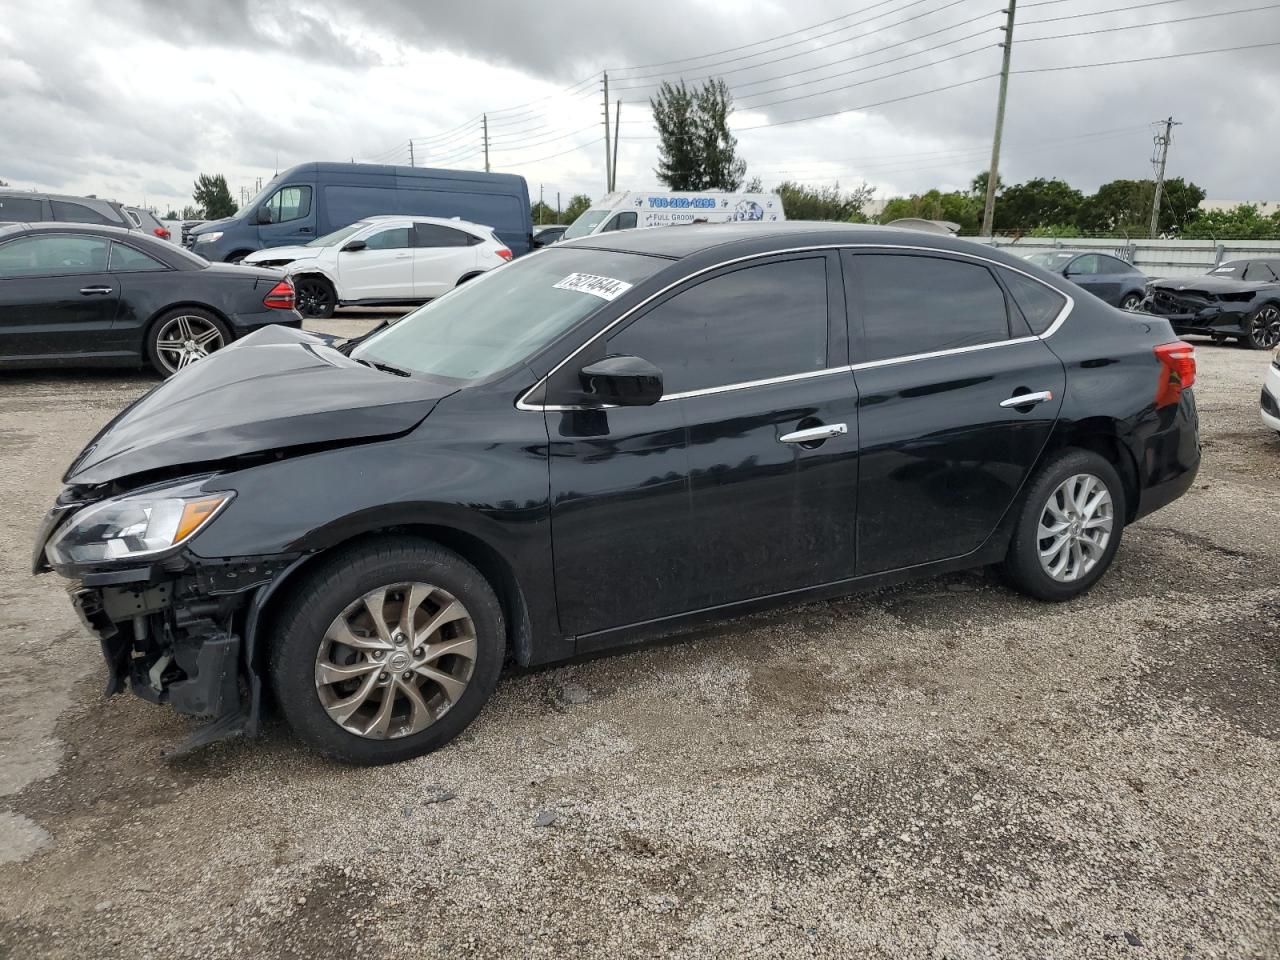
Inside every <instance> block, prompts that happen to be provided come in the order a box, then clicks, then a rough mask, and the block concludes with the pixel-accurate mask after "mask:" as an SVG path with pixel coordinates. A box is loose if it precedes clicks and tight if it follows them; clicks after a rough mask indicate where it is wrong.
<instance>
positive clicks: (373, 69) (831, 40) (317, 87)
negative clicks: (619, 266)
mask: <svg viewBox="0 0 1280 960" xmlns="http://www.w3.org/2000/svg"><path fill="white" fill-rule="evenodd" d="M1002 6H1003V4H1002V3H1001V2H1000V0H882V2H873V0H790V2H786V3H783V2H757V0H644V2H643V3H640V2H635V3H626V2H616V0H615V2H610V3H602V2H599V0H550V2H549V3H541V4H534V3H529V2H520V0H509V2H505V3H504V2H499V0H469V2H467V3H452V2H443V0H438V2H426V0H361V2H359V3H355V2H352V0H257V2H252V3H251V2H249V0H196V2H190V0H115V2H112V3H100V2H97V0H6V2H5V4H4V8H5V14H4V16H3V17H2V18H0V179H3V180H7V181H8V182H9V183H11V184H13V185H15V186H21V187H33V188H42V189H49V190H57V191H62V192H67V193H95V194H98V195H100V196H109V197H113V198H115V199H118V200H121V201H123V202H126V203H135V204H140V203H143V202H145V203H147V204H149V205H152V206H156V207H159V208H160V210H161V212H163V211H164V210H165V209H166V208H167V207H171V206H172V207H176V208H181V206H182V205H183V204H185V203H189V202H190V194H191V182H192V181H193V180H194V178H195V176H196V175H197V173H200V172H206V173H224V174H225V175H226V176H227V179H228V182H229V183H230V185H231V188H232V192H233V193H234V194H236V196H237V198H238V197H239V195H240V190H241V188H245V189H249V188H251V187H252V186H253V184H254V183H255V181H256V179H257V178H263V179H264V180H266V179H269V178H270V177H271V176H272V174H273V173H274V172H275V171H276V170H277V169H285V168H286V167H288V166H290V165H292V164H295V163H301V162H304V161H310V160H350V159H352V158H353V157H354V158H355V159H358V160H367V161H386V162H403V163H407V162H408V160H409V141H410V140H411V139H413V140H414V141H415V142H414V160H415V162H416V163H418V164H419V165H434V166H450V167H460V168H473V169H475V168H482V165H483V156H482V154H481V144H482V131H481V123H480V120H479V117H480V115H481V114H482V113H485V112H487V113H488V116H489V135H490V144H491V155H490V159H491V164H492V166H493V168H494V169H496V170H504V171H511V172H516V173H520V174H523V175H524V176H525V177H526V178H527V179H528V181H529V189H530V193H531V195H532V196H534V197H535V198H536V197H537V196H538V192H539V189H540V188H541V189H542V190H543V191H544V195H545V196H546V198H547V199H548V200H549V201H550V202H552V203H553V204H554V202H555V194H556V192H557V191H559V192H560V193H561V194H562V196H563V197H564V198H565V200H567V198H568V196H569V195H570V194H572V193H575V192H580V191H581V192H585V193H588V194H590V195H591V196H593V197H598V196H599V195H600V194H601V193H602V192H603V183H604V146H603V140H602V137H603V127H602V121H601V109H602V108H601V85H600V79H601V78H600V73H601V71H603V70H607V71H608V73H609V77H610V85H611V94H612V96H613V97H614V98H620V99H621V100H622V101H623V105H622V118H623V125H622V128H621V135H622V146H621V150H620V156H619V163H618V184H619V186H620V187H623V188H644V187H651V186H655V185H656V179H655V177H654V174H653V167H654V163H655V159H656V142H655V140H654V139H653V138H652V126H651V124H650V122H649V119H648V118H649V111H648V106H647V102H646V100H647V97H648V95H649V94H651V93H652V92H653V89H654V88H653V86H652V85H653V84H655V83H658V82H660V81H661V80H662V79H678V78H681V77H684V78H686V79H688V80H699V79H701V78H703V77H706V76H712V75H714V76H722V77H724V79H725V80H726V81H727V82H728V83H729V84H730V85H731V87H732V89H733V90H734V93H735V96H736V98H737V105H738V106H737V111H736V113H735V115H734V119H733V126H734V128H735V130H736V132H737V135H738V138H739V150H740V153H741V155H742V156H744V157H745V158H746V160H747V162H748V173H749V174H754V175H759V176H760V177H761V178H762V179H763V181H764V183H765V185H766V186H771V185H773V184H776V183H777V182H779V181H780V180H783V179H788V178H790V179H797V180H803V181H807V182H810V183H815V184H818V183H822V184H831V183H835V182H837V181H838V182H839V183H840V184H842V185H854V184H858V183H861V182H862V181H864V180H865V181H866V182H868V183H870V184H872V185H874V186H876V188H877V193H878V195H879V196H881V197H886V196H891V195H896V194H900V193H907V192H911V191H917V190H924V189H928V188H930V187H933V186H940V187H943V188H954V187H959V186H963V185H966V184H967V183H968V182H969V180H970V179H971V178H972V177H973V175H974V174H975V173H976V172H977V171H979V170H980V169H983V168H984V167H985V166H986V164H987V162H988V152H989V150H990V138H991V130H992V125H993V120H994V112H995V100H996V90H997V81H996V80H995V79H994V78H993V75H994V74H996V73H998V71H999V68H1000V49H999V48H998V46H997V44H998V43H999V41H1000V39H1001V34H1000V30H999V27H1000V25H1001V24H1002V23H1003V22H1004V16H1003V14H1002V13H1001V12H1000V9H999V8H1000V7H1002ZM1108 11H1109V12H1108ZM1036 21H1040V22H1036ZM1168 21H1181V22H1168ZM1267 43H1271V44H1272V45H1271V46H1256V45H1261V44H1267ZM1278 44H1280V2H1276V0H1166V2H1162V3H1152V2H1150V0H1038V2H1037V0H1021V2H1020V5H1019V8H1018V26H1017V28H1016V33H1015V44H1014V54H1013V69H1014V71H1015V75H1014V76H1012V77H1011V78H1010V92H1009V106H1008V116H1007V123H1006V128H1005V153H1004V161H1003V163H1002V166H1001V170H1002V174H1003V176H1004V178H1005V180H1006V181H1007V182H1017V181H1021V180H1024V179H1027V178H1030V177H1035V176H1044V177H1050V176H1055V177H1062V178H1064V179H1066V180H1068V181H1069V182H1071V183H1072V184H1074V185H1076V186H1078V187H1080V188H1082V189H1093V188H1095V187H1096V186H1097V185H1098V184H1099V183H1102V182H1105V181H1107V180H1111V179H1115V178H1118V177H1134V178H1137V177H1145V176H1149V175H1150V172H1151V165H1150V158H1151V152H1152V143H1151V138H1152V134H1153V132H1154V131H1153V128H1152V126H1151V121H1153V120H1156V119H1157V118H1162V117H1166V116H1169V115H1173V116H1174V117H1175V119H1177V120H1178V121H1180V122H1181V124H1182V126H1180V127H1178V128H1177V129H1176V131H1175V141H1174V145H1173V148H1172V152H1171V154H1170V161H1169V174H1170V176H1182V177H1186V178H1188V179H1191V180H1194V181H1195V182H1196V183H1198V184H1200V185H1201V186H1203V187H1204V188H1205V189H1206V190H1207V191H1208V194H1209V197H1210V198H1214V199H1228V200H1229V199H1237V200H1277V199H1280V181H1278V180H1277V177H1276V172H1275V171H1276V160H1275V158H1274V155H1275V146H1276V143H1277V134H1276V131H1277V130H1278V129H1280V45H1278ZM1245 45H1255V46H1254V48H1253V49H1246V50H1237V51H1234V52H1226V53H1211V54H1206V55H1200V56H1171V55H1180V54H1186V53H1191V52H1197V51H1211V50H1217V49H1221V48H1231V47H1241V46H1245ZM1156 57H1161V58H1164V59H1150V58H1156ZM1137 60H1146V62H1129V63H1121V64H1118V65H1111V66H1096V67H1091V68H1087V69H1069V70H1056V69H1052V68H1057V67H1077V66H1079V65H1082V64H1096V63H1099V62H1103V61H1137ZM1020 71H1022V72H1020ZM1028 71H1036V72H1028ZM941 88H950V89H941Z"/></svg>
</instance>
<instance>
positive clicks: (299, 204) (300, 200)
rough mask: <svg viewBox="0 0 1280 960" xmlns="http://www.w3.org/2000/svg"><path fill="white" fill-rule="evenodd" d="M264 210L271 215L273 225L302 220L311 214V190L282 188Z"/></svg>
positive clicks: (305, 188) (265, 205)
mask: <svg viewBox="0 0 1280 960" xmlns="http://www.w3.org/2000/svg"><path fill="white" fill-rule="evenodd" d="M262 209H265V210H266V211H267V212H268V213H269V214H270V215H271V220H270V222H271V223H287V222H288V221H290V220H301V219H302V218H303V217H305V216H307V215H308V214H310V213H311V188H310V187H281V188H280V189H279V190H277V191H276V192H275V195H274V196H272V198H271V199H270V200H268V201H267V202H266V204H264V206H263V208H262Z"/></svg>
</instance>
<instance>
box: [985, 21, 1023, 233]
mask: <svg viewBox="0 0 1280 960" xmlns="http://www.w3.org/2000/svg"><path fill="white" fill-rule="evenodd" d="M1017 6H1018V0H1009V9H1008V10H1006V11H1005V13H1006V14H1008V16H1009V19H1008V22H1007V23H1006V24H1005V26H1004V43H1002V44H1000V46H1002V47H1004V62H1003V63H1002V64H1001V66H1000V99H999V100H997V101H996V132H995V136H994V137H992V139H991V169H990V170H989V171H987V202H986V205H985V206H984V207H983V209H982V236H984V237H989V236H991V229H992V222H993V221H994V219H995V215H996V184H997V183H998V182H999V180H1000V138H1001V137H1003V136H1004V100H1005V95H1006V94H1008V92H1009V60H1010V59H1011V58H1012V57H1013V19H1014V11H1015V10H1016V8H1017Z"/></svg>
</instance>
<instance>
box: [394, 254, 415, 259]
mask: <svg viewBox="0 0 1280 960" xmlns="http://www.w3.org/2000/svg"><path fill="white" fill-rule="evenodd" d="M396 259H397V260H412V259H413V254H412V253H397V254H396Z"/></svg>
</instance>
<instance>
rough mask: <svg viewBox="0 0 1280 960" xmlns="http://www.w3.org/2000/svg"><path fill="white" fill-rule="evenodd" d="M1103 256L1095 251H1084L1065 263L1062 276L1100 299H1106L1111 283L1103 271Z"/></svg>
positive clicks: (1108, 300)
mask: <svg viewBox="0 0 1280 960" xmlns="http://www.w3.org/2000/svg"><path fill="white" fill-rule="evenodd" d="M1103 259H1104V258H1103V257H1100V256H1098V255H1097V254H1096V253H1086V254H1084V255H1083V256H1079V257H1076V258H1075V259H1074V260H1072V261H1071V263H1069V264H1068V265H1067V269H1066V270H1065V271H1063V276H1065V277H1066V278H1067V279H1068V280H1070V281H1071V282H1072V283H1074V284H1075V285H1076V286H1078V287H1083V288H1084V289H1085V290H1088V291H1089V292H1090V293H1092V294H1093V295H1094V296H1095V297H1097V298H1099V299H1100V300H1106V301H1107V302H1108V303H1110V302H1111V300H1110V299H1108V296H1107V291H1108V289H1109V287H1110V286H1111V284H1109V283H1108V278H1107V276H1106V274H1105V273H1103V266H1102V262H1101V261H1102V260H1103Z"/></svg>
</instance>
